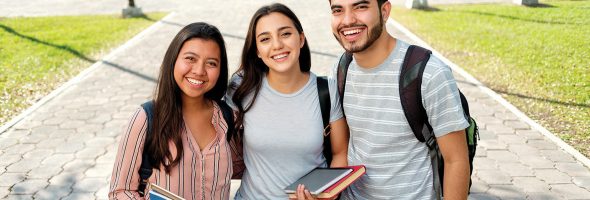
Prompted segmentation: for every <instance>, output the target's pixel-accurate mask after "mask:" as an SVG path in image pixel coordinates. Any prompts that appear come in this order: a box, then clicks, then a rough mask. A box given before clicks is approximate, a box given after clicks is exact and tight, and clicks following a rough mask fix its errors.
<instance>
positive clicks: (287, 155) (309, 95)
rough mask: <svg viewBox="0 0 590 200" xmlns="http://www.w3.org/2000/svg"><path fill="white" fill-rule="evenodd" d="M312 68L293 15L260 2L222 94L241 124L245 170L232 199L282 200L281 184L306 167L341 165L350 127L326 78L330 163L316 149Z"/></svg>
mask: <svg viewBox="0 0 590 200" xmlns="http://www.w3.org/2000/svg"><path fill="white" fill-rule="evenodd" d="M310 67H311V53H310V50H309V45H308V44H307V40H306V39H305V34H304V32H303V27H302V26H301V23H300V22H299V19H297V17H296V16H295V14H294V13H293V12H292V11H291V10H290V9H289V8H288V7H286V6H285V5H282V4H278V3H276V4H272V5H268V6H263V7H261V8H260V9H258V11H256V13H255V14H254V16H253V17H252V19H251V21H250V25H249V29H248V33H247V36H246V41H245V44H244V49H243V51H242V59H241V65H240V68H239V69H238V71H237V72H236V73H235V74H234V75H233V77H232V79H231V81H230V87H229V89H228V94H227V95H226V99H227V100H229V99H231V100H232V101H231V103H230V105H231V106H232V107H233V108H234V109H236V110H237V111H238V114H237V115H238V116H237V120H236V130H241V129H242V128H243V132H242V134H243V137H242V138H243V140H242V141H243V146H244V148H243V150H244V152H243V153H244V162H245V164H246V171H245V172H244V175H243V177H242V183H241V185H240V189H239V190H238V193H237V194H236V199H287V198H288V196H287V194H285V192H284V191H283V189H284V188H285V187H286V186H288V185H290V184H291V183H293V182H295V181H296V180H297V179H299V178H300V177H302V176H303V175H305V174H306V173H308V172H309V171H311V170H312V169H314V168H316V167H326V166H328V165H329V166H331V167H342V166H347V158H346V155H347V144H348V128H347V126H346V121H345V119H344V118H343V114H342V110H341V106H340V104H339V103H338V102H339V99H338V98H339V97H338V95H337V90H335V89H336V84H335V83H332V84H330V97H331V101H332V102H331V103H330V106H331V113H330V126H331V130H332V131H331V133H330V140H331V144H332V152H333V155H332V156H333V160H332V162H331V163H326V159H325V157H324V156H323V154H322V151H323V146H322V144H323V132H324V131H323V130H324V127H323V123H322V117H321V109H320V104H319V100H318V91H317V82H316V75H315V74H314V73H312V72H310ZM302 191H303V190H302V187H300V190H299V193H298V194H303V193H302ZM306 194H307V195H305V196H306V197H311V195H310V194H309V192H307V193H306ZM300 197H301V196H300Z"/></svg>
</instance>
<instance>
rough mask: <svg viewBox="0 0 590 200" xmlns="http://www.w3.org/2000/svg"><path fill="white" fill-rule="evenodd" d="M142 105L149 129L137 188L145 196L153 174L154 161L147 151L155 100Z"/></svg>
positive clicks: (140, 194)
mask: <svg viewBox="0 0 590 200" xmlns="http://www.w3.org/2000/svg"><path fill="white" fill-rule="evenodd" d="M141 107H142V108H143V110H144V111H145V114H146V118H147V129H146V131H145V133H146V136H145V141H144V145H143V152H142V156H141V158H142V159H141V166H140V167H139V187H138V188H137V192H138V193H139V196H141V197H144V196H145V188H146V186H147V183H148V179H149V178H150V176H152V168H153V167H152V163H151V159H152V158H151V156H149V154H148V153H147V151H146V149H147V148H146V147H147V145H148V137H150V135H151V134H152V132H153V125H152V124H153V121H152V120H153V116H154V115H153V113H154V101H148V102H145V103H143V104H141Z"/></svg>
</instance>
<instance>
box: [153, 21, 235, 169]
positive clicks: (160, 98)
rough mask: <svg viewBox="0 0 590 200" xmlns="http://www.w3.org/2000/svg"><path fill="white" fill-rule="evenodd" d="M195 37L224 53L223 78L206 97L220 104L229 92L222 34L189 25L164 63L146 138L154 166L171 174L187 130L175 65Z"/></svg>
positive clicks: (205, 26)
mask: <svg viewBox="0 0 590 200" xmlns="http://www.w3.org/2000/svg"><path fill="white" fill-rule="evenodd" d="M193 38H199V39H204V40H210V41H214V42H215V43H217V45H218V46H219V50H220V54H221V55H220V58H221V60H220V67H221V68H220V73H219V78H218V79H217V82H216V83H215V86H214V87H213V89H211V90H209V91H207V92H206V93H205V98H206V99H209V100H213V101H216V102H219V101H221V98H222V97H223V95H224V94H225V91H226V90H227V80H228V68H227V54H226V49H225V42H224V40H223V36H222V35H221V32H219V30H218V29H217V28H216V27H215V26H213V25H209V24H207V23H204V22H198V23H192V24H189V25H187V26H185V27H184V28H183V29H182V30H180V32H178V34H177V35H176V37H174V39H172V42H171V43H170V46H169V47H168V50H167V51H166V54H165V56H164V60H163V61H162V66H161V67H160V75H159V78H158V83H157V86H156V90H155V92H154V93H155V94H154V97H155V98H154V116H153V132H152V133H151V134H148V136H147V138H146V146H145V148H146V150H147V153H148V154H149V155H150V156H151V158H152V160H151V163H152V166H160V165H163V166H164V167H165V169H166V172H170V169H171V168H172V167H174V166H176V165H177V164H178V163H179V162H180V158H182V151H183V146H182V139H181V133H182V131H183V130H184V129H185V128H186V127H185V126H184V120H183V117H182V99H181V95H182V90H180V87H179V86H178V84H177V83H176V81H175V79H174V67H175V66H174V65H175V63H176V59H177V58H178V54H179V53H180V49H181V48H182V46H183V45H184V43H185V42H186V41H188V40H190V39H193ZM169 142H173V143H174V145H175V147H176V153H177V154H176V157H173V156H172V152H171V150H170V146H169Z"/></svg>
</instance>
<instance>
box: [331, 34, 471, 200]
mask: <svg viewBox="0 0 590 200" xmlns="http://www.w3.org/2000/svg"><path fill="white" fill-rule="evenodd" d="M431 53H432V52H431V51H430V50H427V49H424V48H422V47H419V46H416V45H410V47H409V48H408V50H407V52H406V55H405V58H404V61H403V63H402V68H401V73H400V79H399V93H400V101H401V104H402V107H403V110H404V114H405V116H406V119H407V120H408V122H409V124H410V127H411V128H412V131H413V132H414V136H416V139H418V140H419V141H420V142H424V143H425V144H426V146H427V147H428V151H429V155H430V159H431V163H432V168H433V175H434V180H435V181H434V189H435V191H436V193H437V195H438V198H439V199H440V197H441V196H442V191H443V188H442V185H443V180H444V160H443V157H442V154H441V153H440V150H439V148H438V143H437V142H436V137H435V136H434V133H433V132H432V126H430V124H429V123H428V116H427V115H426V110H425V109H424V106H423V105H422V94H421V90H420V86H421V85H422V75H423V73H424V68H425V67H426V63H427V62H428V60H429V59H430V55H431ZM350 62H352V54H350V53H348V52H345V53H344V54H342V56H340V60H339V62H338V71H337V79H338V92H339V94H340V99H343V97H344V86H345V83H346V74H347V72H348V67H349V65H350ZM459 96H460V97H461V107H463V111H464V114H465V119H467V121H468V122H469V127H467V128H466V129H465V135H466V139H467V149H468V151H469V152H468V154H469V167H470V170H469V174H471V173H472V172H473V158H474V157H475V150H476V147H477V138H478V137H479V131H478V128H477V124H476V122H475V120H474V119H473V118H472V117H471V116H470V115H469V105H468V103H467V99H466V98H465V96H464V95H463V93H461V91H459ZM436 180H438V181H436ZM469 187H470V188H471V178H470V180H469Z"/></svg>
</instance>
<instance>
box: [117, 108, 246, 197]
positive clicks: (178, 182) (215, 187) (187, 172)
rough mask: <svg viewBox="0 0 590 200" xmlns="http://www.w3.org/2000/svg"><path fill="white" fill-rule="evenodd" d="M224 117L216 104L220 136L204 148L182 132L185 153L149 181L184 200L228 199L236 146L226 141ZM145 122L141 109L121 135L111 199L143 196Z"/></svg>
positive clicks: (171, 147) (214, 122)
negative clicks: (142, 161) (140, 188)
mask: <svg viewBox="0 0 590 200" xmlns="http://www.w3.org/2000/svg"><path fill="white" fill-rule="evenodd" d="M222 116H223V115H222V114H221V110H220V109H219V106H218V105H217V104H216V103H214V109H213V118H212V121H211V123H212V124H213V127H214V128H215V132H216V133H217V135H216V137H215V139H214V140H213V141H212V142H211V143H209V144H208V145H207V146H206V147H205V148H203V150H202V151H201V150H200V149H199V146H198V144H197V141H196V140H195V139H194V137H193V136H192V134H191V133H190V130H187V129H184V130H183V131H182V133H181V134H182V136H181V138H182V145H183V154H182V158H181V159H180V162H179V164H178V165H176V166H175V167H173V168H172V170H171V171H170V173H166V172H165V170H164V167H163V166H160V167H159V170H158V169H154V171H153V174H152V176H151V177H150V179H149V182H150V183H155V184H157V185H159V186H161V187H163V188H166V189H168V190H169V191H171V192H173V193H175V194H177V195H179V196H181V197H184V198H185V199H229V192H230V182H231V176H232V172H233V169H232V155H234V156H235V154H232V150H230V148H233V146H231V145H230V144H229V143H228V142H227V140H226V135H225V133H226V129H227V124H226V122H225V120H224V119H223V117H222ZM146 122H147V121H146V114H145V112H144V111H143V109H141V108H139V109H138V110H137V111H136V112H135V114H134V115H133V116H132V118H131V119H130V122H129V126H128V127H127V128H126V130H125V134H123V135H122V136H121V141H120V143H119V151H118V153H117V158H116V160H115V165H114V167H113V173H112V175H111V186H110V188H109V199H140V197H139V194H138V193H137V188H138V186H139V173H138V170H139V167H140V165H141V160H142V157H141V155H142V152H143V147H144V141H145V133H146V126H147V123H146ZM185 127H188V126H186V125H185ZM232 145H233V143H232ZM230 146H231V147H230ZM170 149H172V151H173V156H174V155H176V153H174V149H175V148H174V144H173V143H172V142H171V143H170ZM234 150H235V149H234ZM234 160H237V159H234Z"/></svg>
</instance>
